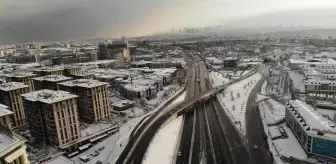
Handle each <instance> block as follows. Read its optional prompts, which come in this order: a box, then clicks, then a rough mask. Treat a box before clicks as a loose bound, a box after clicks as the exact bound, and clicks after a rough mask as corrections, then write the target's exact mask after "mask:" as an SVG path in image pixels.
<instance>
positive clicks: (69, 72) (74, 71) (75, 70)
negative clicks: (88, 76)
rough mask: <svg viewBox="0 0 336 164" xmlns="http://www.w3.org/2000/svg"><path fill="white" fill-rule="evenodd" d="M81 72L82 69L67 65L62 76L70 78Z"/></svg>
mask: <svg viewBox="0 0 336 164" xmlns="http://www.w3.org/2000/svg"><path fill="white" fill-rule="evenodd" d="M81 72H82V67H80V66H69V65H67V66H65V67H64V72H63V75H64V76H69V77H70V76H71V75H72V74H79V73H81Z"/></svg>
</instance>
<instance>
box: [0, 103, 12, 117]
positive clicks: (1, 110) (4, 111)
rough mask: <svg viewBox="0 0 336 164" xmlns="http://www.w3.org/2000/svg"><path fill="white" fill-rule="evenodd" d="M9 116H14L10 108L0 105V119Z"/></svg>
mask: <svg viewBox="0 0 336 164" xmlns="http://www.w3.org/2000/svg"><path fill="white" fill-rule="evenodd" d="M9 114H13V112H12V111H10V110H9V107H8V106H6V105H3V104H0V117H2V116H6V115H9Z"/></svg>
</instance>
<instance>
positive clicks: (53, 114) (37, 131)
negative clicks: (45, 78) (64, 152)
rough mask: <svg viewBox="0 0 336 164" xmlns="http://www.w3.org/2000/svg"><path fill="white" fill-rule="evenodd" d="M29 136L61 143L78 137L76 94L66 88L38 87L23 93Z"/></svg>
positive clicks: (55, 143) (51, 143)
mask: <svg viewBox="0 0 336 164" xmlns="http://www.w3.org/2000/svg"><path fill="white" fill-rule="evenodd" d="M22 97H23V102H24V107H25V109H26V111H27V118H28V123H29V128H30V131H31V134H32V136H33V137H34V138H35V139H36V140H39V141H44V142H46V143H47V144H49V145H55V146H61V145H64V144H67V143H69V142H72V141H75V140H77V139H78V138H79V137H80V132H79V121H78V119H79V118H78V107H77V97H78V96H76V95H74V94H71V93H69V92H65V91H52V90H47V89H44V90H40V91H36V92H30V93H26V94H22Z"/></svg>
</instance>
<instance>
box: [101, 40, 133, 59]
mask: <svg viewBox="0 0 336 164" xmlns="http://www.w3.org/2000/svg"><path fill="white" fill-rule="evenodd" d="M127 54H129V51H128V46H127V43H100V44H99V45H98V60H107V59H114V60H122V61H124V59H125V58H128V57H129V55H127Z"/></svg>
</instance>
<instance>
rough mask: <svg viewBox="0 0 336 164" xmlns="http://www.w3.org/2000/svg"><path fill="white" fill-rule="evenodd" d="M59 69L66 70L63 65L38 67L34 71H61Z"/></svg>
mask: <svg viewBox="0 0 336 164" xmlns="http://www.w3.org/2000/svg"><path fill="white" fill-rule="evenodd" d="M59 70H64V67H62V66H56V67H43V68H38V69H36V70H34V71H47V72H51V71H59Z"/></svg>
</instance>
